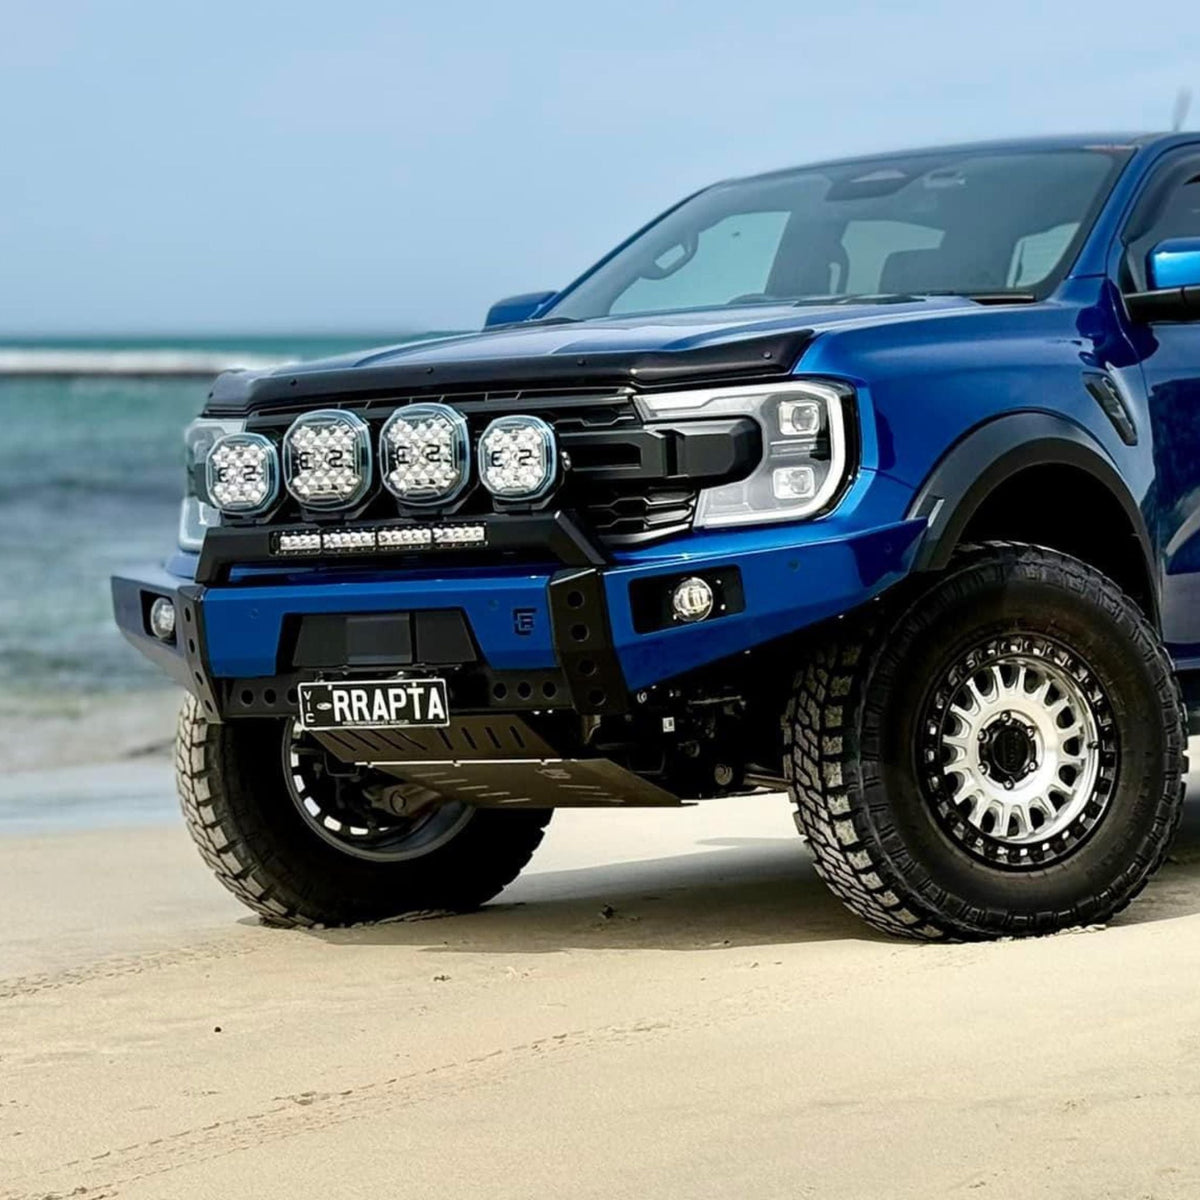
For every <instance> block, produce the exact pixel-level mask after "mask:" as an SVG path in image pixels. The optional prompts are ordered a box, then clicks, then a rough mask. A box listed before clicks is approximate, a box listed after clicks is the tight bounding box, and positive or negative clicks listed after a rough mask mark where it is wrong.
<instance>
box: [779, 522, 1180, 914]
mask: <svg viewBox="0 0 1200 1200" xmlns="http://www.w3.org/2000/svg"><path fill="white" fill-rule="evenodd" d="M785 739H786V741H787V755H786V761H785V771H786V773H787V777H788V781H789V787H790V791H791V795H792V800H793V802H794V804H795V807H796V820H797V825H798V827H799V828H800V831H801V832H802V833H803V834H804V835H805V836H806V837H807V839H808V841H809V844H810V846H811V848H812V851H813V853H814V855H815V857H816V868H817V871H818V873H819V874H820V875H821V876H822V878H824V879H825V880H826V882H827V883H828V884H829V886H830V887H831V889H832V890H833V891H834V892H835V893H836V894H837V895H838V896H839V897H840V898H841V899H842V901H843V902H844V903H845V904H846V905H847V906H848V907H849V908H850V909H852V910H853V911H854V912H856V913H857V914H859V915H860V916H862V917H863V918H865V919H866V920H867V921H869V922H870V923H871V924H872V925H874V926H876V927H877V928H879V929H881V930H885V931H887V932H889V933H897V934H902V935H906V936H909V937H922V938H936V937H946V936H951V937H958V938H986V937H996V936H1001V935H1006V934H1009V935H1011V934H1038V933H1049V932H1053V931H1054V930H1057V929H1062V928H1065V927H1069V926H1075V925H1085V924H1092V923H1096V922H1102V921H1106V920H1107V919H1108V918H1109V917H1111V916H1112V915H1113V914H1114V913H1116V912H1118V911H1119V910H1120V909H1122V908H1124V907H1125V905H1126V904H1128V903H1129V901H1130V900H1131V899H1132V898H1133V897H1134V896H1135V895H1137V893H1138V892H1139V891H1140V890H1141V889H1142V887H1143V886H1144V885H1145V883H1146V881H1147V879H1149V877H1150V875H1151V874H1152V873H1153V872H1154V870H1155V869H1156V868H1157V866H1158V865H1159V863H1161V861H1162V859H1163V858H1164V856H1165V855H1166V852H1167V848H1168V846H1169V844H1170V841H1171V838H1172V836H1173V834H1174V832H1175V829H1176V828H1177V826H1178V823H1179V817H1180V813H1181V810H1182V803H1183V786H1184V777H1185V774H1186V770H1187V761H1186V755H1185V749H1186V733H1185V725H1184V713H1183V707H1182V702H1181V699H1180V696H1179V691H1178V687H1177V684H1176V681H1175V677H1174V675H1173V672H1172V667H1171V663H1170V660H1169V659H1168V657H1167V655H1166V652H1165V650H1164V649H1163V647H1162V645H1161V643H1160V642H1159V640H1158V638H1157V637H1156V636H1155V634H1154V631H1153V630H1152V629H1151V627H1150V626H1149V624H1148V623H1147V622H1146V620H1145V618H1144V617H1143V616H1142V614H1141V613H1140V612H1139V610H1138V609H1137V607H1136V606H1135V605H1134V604H1133V602H1132V601H1131V600H1129V598H1128V597H1126V596H1125V595H1124V594H1123V593H1122V592H1121V591H1120V590H1119V589H1118V588H1117V587H1116V585H1115V584H1113V583H1112V582H1111V581H1110V580H1109V579H1107V578H1106V577H1105V576H1103V575H1101V574H1100V573H1099V572H1097V571H1095V570H1093V569H1091V568H1090V567H1088V566H1086V565H1085V564H1084V563H1081V562H1079V561H1077V560H1075V559H1072V558H1069V557H1067V556H1066V555H1062V554H1058V553H1055V552H1053V551H1049V550H1043V549H1040V548H1036V547H1032V546H1008V545H1005V546H986V547H980V548H975V549H971V550H969V551H965V552H963V553H962V554H960V555H959V557H958V558H956V560H955V561H954V563H953V564H952V566H951V567H950V569H949V570H948V571H947V572H945V574H944V575H942V576H940V577H938V578H937V579H936V580H935V581H934V582H933V583H932V584H931V585H930V586H929V587H928V588H927V589H925V590H924V591H923V592H922V593H920V594H919V595H917V596H915V597H914V596H912V595H910V596H909V598H908V603H907V605H906V607H904V608H903V609H902V610H901V611H895V610H893V612H892V613H891V614H890V620H889V621H888V623H887V624H886V628H885V627H884V623H883V622H879V623H877V624H876V625H875V626H874V627H869V626H866V625H864V626H863V627H861V628H860V630H859V632H858V635H857V636H853V637H850V638H847V639H845V640H844V641H843V642H841V643H839V644H828V645H826V646H824V647H822V648H821V649H820V650H819V651H817V652H816V653H815V654H814V656H813V657H812V659H811V660H810V661H809V662H808V663H807V664H806V665H805V667H804V669H803V670H802V671H801V672H800V674H799V676H798V678H797V680H796V683H795V688H794V692H793V696H792V699H791V702H790V704H789V707H788V712H787V715H786V718H785Z"/></svg>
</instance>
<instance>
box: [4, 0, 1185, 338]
mask: <svg viewBox="0 0 1200 1200" xmlns="http://www.w3.org/2000/svg"><path fill="white" fill-rule="evenodd" d="M1139 15H1142V17H1143V19H1140V20H1139V19H1138V17H1139ZM1185 86H1186V87H1191V88H1193V89H1194V90H1195V92H1196V94H1197V99H1196V101H1195V103H1194V104H1193V107H1192V111H1191V115H1190V118H1189V120H1188V121H1187V127H1188V128H1200V8H1198V7H1197V6H1196V4H1195V2H1194V0H1164V2H1162V3H1159V4H1156V5H1133V4H1130V3H1129V2H1128V0H1125V2H1124V3H1110V2H1108V0H1090V2H1088V3H1076V2H1074V0H1053V2H1051V0H1040V2H1038V3H1032V2H1029V0H1006V2H1005V3H1003V4H988V5H986V11H985V5H983V4H981V3H978V2H977V0H952V2H950V3H944V2H942V0H908V2H907V3H904V4H898V3H883V2H882V0H877V2H874V3H867V2H864V0H837V2H836V3H824V4H809V3H805V2H804V0H736V2H732V0H690V2H688V3H666V2H665V0H634V2H629V0H606V2H604V3H595V4H586V5H585V4H580V3H578V2H576V3H570V0H553V2H543V0H509V2H507V3H494V4H493V3H486V2H484V0H425V2H421V3H411V2H408V0H391V2H390V3H387V2H378V0H345V2H344V3H341V4H336V3H332V2H331V0H323V2H310V0H288V2H286V3H285V2H269V0H261V2H258V0H203V2H200V0H196V2H191V3H189V2H184V0H179V2H174V0H173V2H171V3H161V2H156V0H142V2H141V3H129V2H125V0H106V2H104V3H82V2H78V3H70V2H67V0H0V337H14V336H20V335H31V334H59V335H69V334H90V335H99V334H118V333H123V334H151V333H163V334H170V333H180V334H182V333H196V334H203V333H212V332H223V333H256V332H263V333H296V332H320V331H372V332H376V331H379V332H383V331H394V332H397V333H400V332H407V331H412V330H423V329H464V328H473V327H477V326H478V325H479V324H480V322H481V321H482V319H483V315H484V313H485V311H486V309H487V307H488V305H489V304H490V303H491V302H492V301H494V300H496V299H498V298H499V297H501V296H504V295H507V294H510V293H513V292H522V291H533V290H540V289H550V288H556V287H560V286H563V285H565V284H566V283H568V282H569V281H570V280H571V279H573V278H574V277H575V276H576V275H577V274H579V273H580V272H581V271H582V270H583V269H584V268H585V267H586V266H588V264H589V263H590V262H592V261H593V260H595V259H596V258H597V257H599V256H600V255H601V254H603V253H604V252H605V251H606V250H608V249H609V248H610V247H611V246H612V245H614V244H615V243H617V242H618V241H620V240H621V239H622V238H624V237H625V236H627V235H628V234H629V233H630V232H632V231H633V230H634V229H635V228H637V227H639V226H640V225H642V224H644V223H645V222H646V221H647V220H648V219H649V218H651V217H652V216H654V215H655V214H656V213H658V212H659V211H661V210H662V209H663V208H665V207H667V206H668V205H670V204H672V203H673V202H674V201H675V200H677V199H678V198H680V197H681V196H683V195H685V194H687V193H688V192H690V191H692V190H694V189H696V188H697V187H700V186H702V185H704V184H705V183H708V182H711V181H713V180H715V179H719V178H724V177H727V176H730V175H738V174H746V173H751V172H755V171H760V170H769V169H773V168H776V167H781V166H789V165H793V164H800V163H803V162H806V161H811V160H815V159H821V158H829V157H836V156H841V155H844V154H854V153H862V152H869V151H874V150H887V149H903V148H910V147H914V146H921V145H927V144H937V143H944V142H948V141H960V140H970V139H974V138H990V137H1005V136H1010V135H1024V134H1036V133H1055V132H1083V131H1112V130H1143V129H1162V128H1166V127H1168V126H1169V123H1170V120H1171V112H1172V107H1173V104H1174V101H1175V97H1176V95H1177V93H1178V91H1179V89H1180V88H1181V87H1185Z"/></svg>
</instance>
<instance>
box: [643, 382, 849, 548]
mask: <svg viewBox="0 0 1200 1200" xmlns="http://www.w3.org/2000/svg"><path fill="white" fill-rule="evenodd" d="M844 400H845V397H844V396H843V394H842V392H841V391H840V390H839V389H838V388H836V387H833V386H832V385H830V384H826V383H816V382H810V381H808V380H805V381H803V382H795V383H777V384H774V385H758V386H753V385H751V386H747V387H733V388H711V389H704V390H697V391H691V392H675V393H667V394H664V395H659V396H656V395H646V396H639V397H638V401H637V402H638V404H639V405H640V406H641V408H642V413H643V416H644V417H645V419H646V420H647V421H648V422H651V423H652V422H654V421H664V420H672V421H678V420H686V419H688V418H692V417H696V418H699V417H728V416H751V417H754V418H756V419H757V420H758V422H759V424H760V425H761V426H762V428H763V448H764V449H763V457H762V461H761V462H760V463H759V464H758V466H757V467H756V468H755V469H754V471H753V472H751V474H750V475H749V476H748V477H747V478H745V479H742V480H739V481H738V482H737V483H726V484H721V485H720V486H719V487H713V488H705V489H704V490H703V491H702V492H701V493H700V500H699V503H698V504H697V506H696V521H695V523H696V526H697V528H708V529H714V528H718V527H720V526H723V525H752V524H759V523H762V522H766V521H795V520H798V519H800V518H802V517H810V516H812V515H813V514H814V513H819V512H820V511H821V510H822V509H824V508H825V507H826V505H828V504H829V502H830V501H831V500H832V499H833V497H834V496H835V495H836V494H837V491H838V489H839V488H840V487H841V486H842V484H843V483H844V482H845V479H846V474H847V471H848V469H849V462H848V455H847V450H846V419H845V415H844V412H843V405H844Z"/></svg>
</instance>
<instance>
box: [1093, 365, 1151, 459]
mask: <svg viewBox="0 0 1200 1200" xmlns="http://www.w3.org/2000/svg"><path fill="white" fill-rule="evenodd" d="M1083 386H1084V387H1086V388H1087V390H1088V394H1089V395H1090V396H1091V397H1092V399H1093V400H1095V401H1096V403H1097V404H1099V405H1100V408H1101V409H1102V410H1103V412H1104V415H1105V416H1106V417H1107V418H1108V419H1109V420H1110V421H1111V422H1112V427H1113V428H1114V429H1115V430H1116V431H1117V436H1118V437H1119V438H1120V439H1121V441H1123V442H1124V443H1125V445H1127V446H1136V445H1137V441H1138V433H1137V426H1136V425H1135V424H1134V423H1133V414H1132V413H1131V412H1130V411H1129V405H1128V404H1126V403H1125V397H1124V396H1122V395H1121V389H1120V388H1118V387H1117V385H1116V384H1115V383H1114V382H1113V380H1112V378H1111V376H1109V375H1105V374H1102V373H1101V372H1092V371H1085V372H1084V376H1083Z"/></svg>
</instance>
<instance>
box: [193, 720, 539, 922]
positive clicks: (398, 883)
mask: <svg viewBox="0 0 1200 1200" xmlns="http://www.w3.org/2000/svg"><path fill="white" fill-rule="evenodd" d="M281 737H282V731H281V729H280V724H279V723H278V722H275V721H242V722H231V723H229V724H224V725H218V724H210V723H209V722H208V721H206V720H205V719H204V715H203V713H202V711H201V709H200V706H199V704H198V703H197V702H196V700H195V699H193V698H192V697H190V696H189V697H188V698H187V699H186V700H185V701H184V704H183V708H182V709H181V711H180V714H179V726H178V731H177V736H176V743H175V772H176V780H177V783H178V788H179V797H180V803H181V805H182V807H183V815H184V817H185V819H186V820H187V826H188V830H189V832H190V833H191V835H192V838H193V840H194V841H195V843H196V845H197V847H198V848H199V850H200V854H201V857H202V858H203V859H204V861H205V862H206V863H207V864H208V865H209V867H210V868H211V869H212V871H213V874H214V875H216V877H217V878H218V879H219V880H220V881H221V883H223V884H224V885H225V887H226V888H228V889H229V891H231V892H232V893H233V894H234V895H235V896H236V897H237V898H238V899H239V900H240V901H241V902H242V903H243V904H245V905H246V906H247V907H248V908H250V909H253V910H254V912H256V913H258V914H259V916H261V917H262V918H263V920H264V921H266V922H267V923H268V924H271V925H284V926H312V925H318V924H320V925H353V924H358V923H359V922H363V921H377V920H381V919H383V918H387V917H395V916H398V915H401V914H403V913H409V912H428V911H439V912H446V911H448V912H465V911H469V910H471V909H475V908H478V907H479V906H480V905H481V904H483V903H485V902H486V901H487V900H490V899H491V898H492V897H493V896H495V895H496V894H497V893H498V892H500V891H501V890H502V889H503V888H504V887H506V886H507V885H508V884H509V883H511V882H512V881H513V880H514V879H515V878H516V877H517V875H518V874H519V873H520V871H521V869H522V868H523V867H524V866H525V864H526V863H528V862H529V859H530V857H531V856H532V854H533V852H534V850H536V849H537V846H538V844H539V843H540V842H541V840H542V834H543V831H544V829H545V827H546V825H547V823H548V822H549V820H550V815H551V813H550V810H549V809H513V810H507V811H502V810H496V809H483V808H481V809H476V810H474V812H473V813H472V815H471V818H470V820H468V821H467V822H466V824H465V825H463V827H462V828H461V829H459V831H458V832H457V833H455V834H454V836H453V837H452V838H451V839H450V840H449V841H445V842H443V843H441V844H439V845H437V846H436V847H435V848H433V849H431V850H430V851H429V852H428V853H427V854H425V855H423V856H422V857H418V858H413V859H409V860H407V861H404V862H370V861H366V860H363V859H361V858H355V857H353V856H351V855H350V854H346V853H342V852H340V851H338V850H337V848H336V847H334V846H332V845H330V844H329V843H327V842H325V841H323V840H322V839H321V838H319V837H318V836H317V835H316V834H315V833H314V832H313V831H312V830H311V829H309V828H308V827H306V825H305V824H304V822H303V820H302V819H301V817H300V814H299V812H298V811H297V809H296V806H295V805H294V803H293V802H292V799H291V797H290V796H289V795H288V792H287V789H286V784H285V781H284V778H283V768H282V757H281V754H280V752H279V746H280V739H281Z"/></svg>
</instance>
